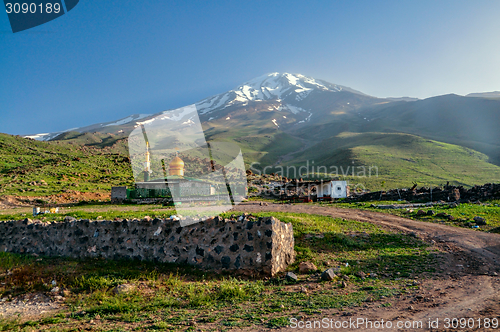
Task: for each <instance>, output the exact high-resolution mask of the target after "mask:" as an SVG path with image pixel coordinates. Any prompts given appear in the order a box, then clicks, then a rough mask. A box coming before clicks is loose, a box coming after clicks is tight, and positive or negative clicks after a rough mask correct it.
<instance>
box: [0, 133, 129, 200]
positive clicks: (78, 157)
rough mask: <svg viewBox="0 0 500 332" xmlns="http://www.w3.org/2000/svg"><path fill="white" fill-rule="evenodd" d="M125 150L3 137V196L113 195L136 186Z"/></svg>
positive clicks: (0, 157) (0, 163)
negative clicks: (116, 190) (115, 190)
mask: <svg viewBox="0 0 500 332" xmlns="http://www.w3.org/2000/svg"><path fill="white" fill-rule="evenodd" d="M122 151H123V147H121V146H118V143H115V144H114V145H112V146H108V147H103V148H97V147H92V146H83V145H79V144H71V143H67V142H64V141H54V142H39V141H34V140H31V139H26V138H21V137H18V136H10V135H6V134H0V174H1V176H0V193H2V194H4V195H5V194H9V195H13V194H17V195H22V196H46V195H52V194H57V193H64V192H67V191H70V190H76V191H82V192H109V191H110V189H111V186H115V185H126V184H132V183H133V180H132V170H131V169H130V163H129V158H128V156H127V155H126V154H125V153H123V152H122Z"/></svg>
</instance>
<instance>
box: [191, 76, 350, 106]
mask: <svg viewBox="0 0 500 332" xmlns="http://www.w3.org/2000/svg"><path fill="white" fill-rule="evenodd" d="M342 90H344V87H342V86H340V85H336V84H331V83H328V82H325V81H322V80H317V79H314V78H312V77H308V76H304V75H301V74H290V73H278V72H274V73H269V74H266V75H262V76H259V77H256V78H254V79H251V80H249V81H247V82H245V83H243V84H242V85H240V86H238V87H236V88H235V89H233V90H230V91H228V92H226V93H223V94H220V95H216V96H213V97H210V98H207V99H204V100H202V101H200V102H198V103H197V104H196V106H197V109H198V111H199V112H200V113H201V114H204V113H210V112H212V111H214V110H216V109H220V108H221V107H222V108H225V107H228V106H231V105H234V104H244V103H248V102H249V101H262V100H278V101H281V100H286V101H288V102H289V103H290V102H291V103H293V102H299V101H301V100H303V99H305V98H306V97H307V96H309V94H310V93H311V92H313V91H331V92H339V91H342Z"/></svg>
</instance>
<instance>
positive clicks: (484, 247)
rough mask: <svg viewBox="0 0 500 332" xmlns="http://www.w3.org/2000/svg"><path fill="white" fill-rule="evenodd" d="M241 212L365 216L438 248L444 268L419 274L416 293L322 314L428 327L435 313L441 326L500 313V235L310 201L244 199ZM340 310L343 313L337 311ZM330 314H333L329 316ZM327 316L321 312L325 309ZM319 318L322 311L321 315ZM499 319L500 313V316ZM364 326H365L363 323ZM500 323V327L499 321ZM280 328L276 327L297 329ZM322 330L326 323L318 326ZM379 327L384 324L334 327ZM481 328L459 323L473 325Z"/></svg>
mask: <svg viewBox="0 0 500 332" xmlns="http://www.w3.org/2000/svg"><path fill="white" fill-rule="evenodd" d="M235 211H241V212H248V213H251V212H267V211H269V212H295V213H310V214H319V215H326V216H331V217H334V218H344V219H350V220H357V221H361V222H369V223H372V224H375V225H378V226H381V227H382V228H385V229H390V230H393V231H399V232H404V233H412V234H413V235H414V236H417V237H419V238H420V239H422V240H424V241H426V242H429V243H430V244H431V245H433V246H435V247H436V248H437V249H439V250H440V254H439V255H438V259H439V261H440V264H441V268H442V271H440V272H439V273H437V274H436V275H434V276H433V277H432V279H427V280H422V284H421V287H420V292H421V293H420V294H419V296H416V297H401V298H399V299H396V300H395V301H394V303H392V306H391V307H380V306H377V305H376V304H375V305H368V306H365V307H364V308H355V309H354V310H352V311H351V312H348V313H346V312H339V311H338V310H331V311H330V312H328V313H327V316H326V317H329V318H333V319H335V320H339V319H340V320H349V318H351V319H357V318H364V319H369V320H372V321H376V320H378V321H380V320H381V319H384V320H385V321H387V320H390V321H393V322H396V321H407V320H411V321H414V320H416V321H422V322H423V328H424V329H427V327H428V326H427V325H428V322H429V319H431V320H432V321H435V320H436V319H439V328H438V329H432V331H450V329H445V328H444V326H445V325H444V324H445V321H444V319H445V318H450V319H452V318H462V317H464V318H475V319H476V320H477V319H478V318H490V319H491V318H495V317H497V318H498V317H499V316H500V278H499V277H498V275H499V274H500V235H499V234H490V233H484V232H480V231H474V230H470V229H465V228H458V227H451V226H446V225H441V224H435V223H429V222H421V221H415V220H411V219H405V218H401V217H398V216H393V215H390V214H385V213H378V212H373V211H362V210H355V209H341V208H335V207H321V206H311V205H308V204H303V205H302V204H297V205H292V204H269V205H267V206H266V205H264V206H261V205H260V204H259V202H247V203H244V204H241V205H238V207H237V208H236V209H235ZM339 314H340V315H343V316H345V317H339ZM330 315H331V316H330ZM323 317H325V315H323ZM321 318H322V317H321ZM499 320H500V319H499ZM365 327H366V326H365ZM476 327H477V321H476ZM499 329H500V327H499ZM297 330H300V329H297V328H293V329H292V328H284V329H280V331H297ZM322 330H324V331H327V330H330V329H322ZM333 330H338V331H340V330H342V331H349V330H363V331H383V330H387V329H375V328H373V329H370V328H361V329H358V328H356V329H349V328H346V329H333ZM391 330H392V331H417V330H423V329H416V328H408V329H404V328H402V329H397V328H396V329H394V328H393V329H391ZM471 330H478V331H481V330H482V329H477V328H473V329H469V328H467V329H463V331H471Z"/></svg>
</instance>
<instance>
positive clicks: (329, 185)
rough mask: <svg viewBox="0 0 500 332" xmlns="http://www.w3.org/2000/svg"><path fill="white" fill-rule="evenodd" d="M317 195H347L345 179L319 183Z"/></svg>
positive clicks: (341, 196) (340, 196)
mask: <svg viewBox="0 0 500 332" xmlns="http://www.w3.org/2000/svg"><path fill="white" fill-rule="evenodd" d="M317 188H318V197H331V198H345V197H347V182H346V181H330V182H325V183H322V184H319V185H318V186H317Z"/></svg>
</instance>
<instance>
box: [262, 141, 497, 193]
mask: <svg viewBox="0 0 500 332" xmlns="http://www.w3.org/2000/svg"><path fill="white" fill-rule="evenodd" d="M325 151H329V153H325ZM312 161H314V167H315V169H314V171H315V172H316V171H317V170H318V166H326V167H327V170H328V172H332V173H335V174H333V175H335V176H339V177H341V178H346V179H350V181H351V182H352V183H354V184H356V183H362V184H363V185H364V186H366V187H368V188H372V189H373V188H377V187H378V188H380V186H381V183H382V181H383V182H384V183H385V186H386V187H387V188H396V187H400V188H401V187H402V186H405V187H409V186H411V185H412V182H418V183H419V184H422V185H428V184H432V185H443V184H446V182H448V181H449V182H450V183H451V184H455V185H464V186H472V185H475V184H479V183H487V182H500V167H499V166H496V165H492V164H490V163H488V157H487V156H486V155H485V154H483V153H480V152H477V151H475V150H472V149H469V148H464V147H461V146H458V145H453V144H447V143H443V142H439V141H435V140H428V139H424V138H422V137H419V136H415V135H410V134H400V133H373V132H368V133H342V134H340V135H337V136H335V137H332V138H331V139H328V140H324V141H322V142H321V143H318V144H316V145H314V146H312V147H310V148H309V149H307V150H305V151H304V152H302V153H299V154H297V155H296V156H295V158H294V161H293V164H294V165H295V166H296V167H297V168H299V167H300V166H302V165H309V166H311V168H310V172H312ZM332 166H333V168H332ZM321 170H322V171H324V168H322V169H321ZM271 171H272V170H271ZM274 171H276V170H274ZM353 172H354V173H353ZM370 173H371V174H370ZM353 174H354V175H355V176H354V177H353V176H352V175H353ZM343 175H347V176H343Z"/></svg>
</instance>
